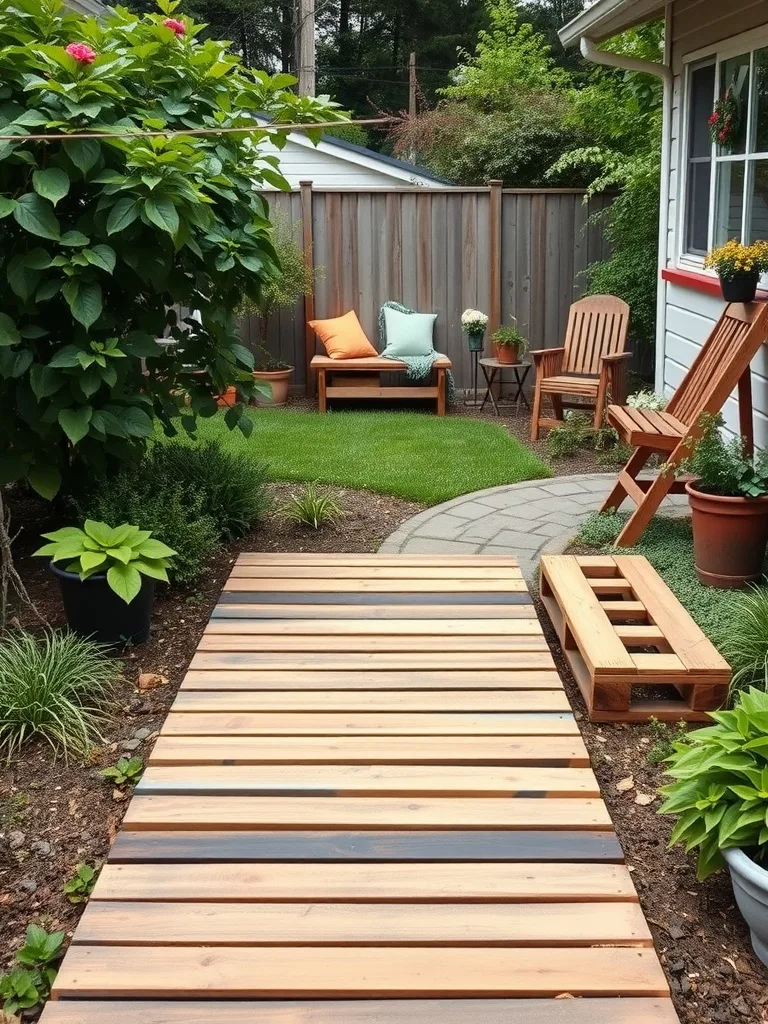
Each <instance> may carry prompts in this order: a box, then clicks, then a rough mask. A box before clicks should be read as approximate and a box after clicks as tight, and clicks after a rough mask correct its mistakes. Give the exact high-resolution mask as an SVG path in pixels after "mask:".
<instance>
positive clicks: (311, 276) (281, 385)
mask: <svg viewBox="0 0 768 1024" xmlns="http://www.w3.org/2000/svg"><path fill="white" fill-rule="evenodd" d="M272 243H273V245H274V248H275V252H276V254H277V258H278V260H279V263H280V274H279V275H276V276H275V277H272V278H269V279H267V280H265V281H264V283H263V284H262V287H261V290H260V293H259V298H258V300H257V299H253V298H250V297H247V296H246V297H244V298H243V300H242V302H241V303H240V305H239V307H238V309H237V313H238V315H239V316H240V317H241V319H246V318H251V319H253V320H255V321H256V330H257V332H258V337H259V339H260V341H259V343H258V345H257V352H256V363H255V366H254V371H253V376H254V379H255V380H256V381H257V382H261V383H262V384H265V385H267V386H268V387H264V388H259V389H257V393H256V396H255V398H254V401H255V402H256V404H257V405H285V403H286V402H287V400H288V388H289V384H290V379H291V375H292V373H293V366H292V365H291V364H290V363H287V362H285V361H284V360H282V359H279V358H277V357H276V356H273V355H272V354H271V353H270V352H269V351H268V350H267V348H266V338H267V331H268V328H269V323H270V321H271V319H272V317H273V316H274V315H275V313H277V312H278V311H279V310H281V309H292V308H293V307H294V306H295V305H296V303H297V302H298V301H299V299H301V298H302V297H304V296H306V295H311V294H312V292H313V290H314V287H315V275H316V273H317V272H318V271H317V268H314V267H313V266H312V263H311V260H310V259H307V256H306V254H305V253H304V250H303V249H301V248H300V247H299V246H298V245H297V244H296V242H294V240H293V238H292V237H291V232H290V227H289V226H288V225H287V224H286V223H285V221H284V220H280V219H279V218H278V219H276V220H275V223H274V234H273V238H272ZM269 389H271V391H270V390H269Z"/></svg>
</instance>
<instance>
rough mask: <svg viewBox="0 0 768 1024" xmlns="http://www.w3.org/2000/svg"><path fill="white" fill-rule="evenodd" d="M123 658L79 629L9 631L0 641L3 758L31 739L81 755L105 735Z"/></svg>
mask: <svg viewBox="0 0 768 1024" xmlns="http://www.w3.org/2000/svg"><path fill="white" fill-rule="evenodd" d="M121 669H122V666H121V665H120V662H119V661H115V660H113V659H110V658H107V657H105V656H104V653H103V651H102V649H101V648H100V647H99V646H98V645H97V644H94V643H92V642H91V641H90V640H83V639H81V638H80V637H77V636H75V635H74V633H54V632H48V633H46V634H45V635H44V636H42V637H40V638H38V637H35V636H33V635H32V634H31V633H26V632H23V631H14V632H9V633H7V634H6V635H5V636H4V637H3V642H2V643H1V644H0V757H2V756H4V757H7V758H12V757H15V756H17V755H18V753H19V751H20V749H21V748H22V747H23V746H24V745H25V744H26V743H28V742H29V741H31V740H32V739H43V740H45V741H46V742H47V743H49V744H50V746H51V747H52V748H53V750H54V752H56V753H58V752H61V753H63V754H64V755H65V756H67V755H68V754H73V755H77V756H82V755H84V754H86V753H87V752H88V750H90V748H91V747H93V746H94V745H96V744H97V743H98V742H99V740H100V738H101V728H102V726H103V724H104V722H105V721H106V719H107V718H108V716H109V712H110V710H111V700H110V698H111V695H112V693H113V691H114V688H115V685H116V684H117V681H118V679H119V678H120V674H121Z"/></svg>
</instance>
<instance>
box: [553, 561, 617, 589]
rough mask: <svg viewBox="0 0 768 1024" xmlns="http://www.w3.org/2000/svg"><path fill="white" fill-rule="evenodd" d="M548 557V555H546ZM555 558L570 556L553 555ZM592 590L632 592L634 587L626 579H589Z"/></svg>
mask: <svg viewBox="0 0 768 1024" xmlns="http://www.w3.org/2000/svg"><path fill="white" fill-rule="evenodd" d="M544 557H547V556H544ZM552 557H553V558H562V557H570V556H567V555H565V556H563V555H553V556H552ZM587 583H588V584H589V586H590V588H591V590H592V592H593V593H595V594H631V593H632V587H631V586H630V584H629V583H627V581H626V580H622V579H618V578H616V579H591V580H587Z"/></svg>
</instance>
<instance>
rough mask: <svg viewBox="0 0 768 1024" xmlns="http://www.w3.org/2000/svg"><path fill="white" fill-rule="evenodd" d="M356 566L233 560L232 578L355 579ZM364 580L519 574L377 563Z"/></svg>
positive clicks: (512, 569)
mask: <svg viewBox="0 0 768 1024" xmlns="http://www.w3.org/2000/svg"><path fill="white" fill-rule="evenodd" d="M361 575H362V574H361V572H360V567H359V566H357V565H335V564H333V563H331V564H329V565H315V566H312V565H304V564H298V565H283V566H280V565H274V564H273V565H245V564H239V563H237V562H236V563H235V566H234V568H233V569H232V574H231V578H232V579H316V580H320V579H333V580H341V579H359V578H360V576H361ZM364 575H365V578H366V579H382V580H520V579H522V578H523V574H522V572H521V571H520V569H519V567H518V566H512V565H510V566H492V565H485V566H476V565H470V566H462V565H446V566H427V565H400V564H399V563H396V564H394V565H379V564H377V563H374V564H372V565H366V566H365V574H364Z"/></svg>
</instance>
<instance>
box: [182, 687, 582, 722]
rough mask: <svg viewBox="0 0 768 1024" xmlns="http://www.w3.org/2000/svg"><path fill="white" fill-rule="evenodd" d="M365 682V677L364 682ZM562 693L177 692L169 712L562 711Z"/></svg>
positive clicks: (434, 691) (548, 691)
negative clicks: (171, 709) (171, 710)
mask: <svg viewBox="0 0 768 1024" xmlns="http://www.w3.org/2000/svg"><path fill="white" fill-rule="evenodd" d="M369 685H370V680H369ZM568 708H569V705H568V703H567V699H565V696H564V691H563V690H562V689H560V688H559V687H558V688H557V689H552V690H538V689H536V690H439V691H438V690H415V691H410V690H404V691H403V690H397V691H391V690H387V691H384V692H378V691H377V690H325V691H323V692H316V691H312V690H309V691H307V690H303V691H299V692H288V693H284V692H278V693H270V692H267V693H261V692H258V691H235V692H231V691H224V692H212V693H211V692H188V691H183V692H181V693H179V695H178V697H177V698H176V701H175V703H174V705H173V711H174V714H185V713H191V712H211V711H216V712H243V711H245V712H262V711H263V712H273V711H274V712H282V711H291V712H304V711H311V712H323V713H330V712H337V711H344V712H346V711H350V712H355V713H358V712H359V713H366V712H371V713H377V712H401V713H403V714H405V713H409V712H435V713H440V712H449V711H450V712H460V711H464V712H467V713H470V712H471V713H472V714H478V713H482V712H497V711H498V712H522V711H533V712H536V711H567V710H568Z"/></svg>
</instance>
